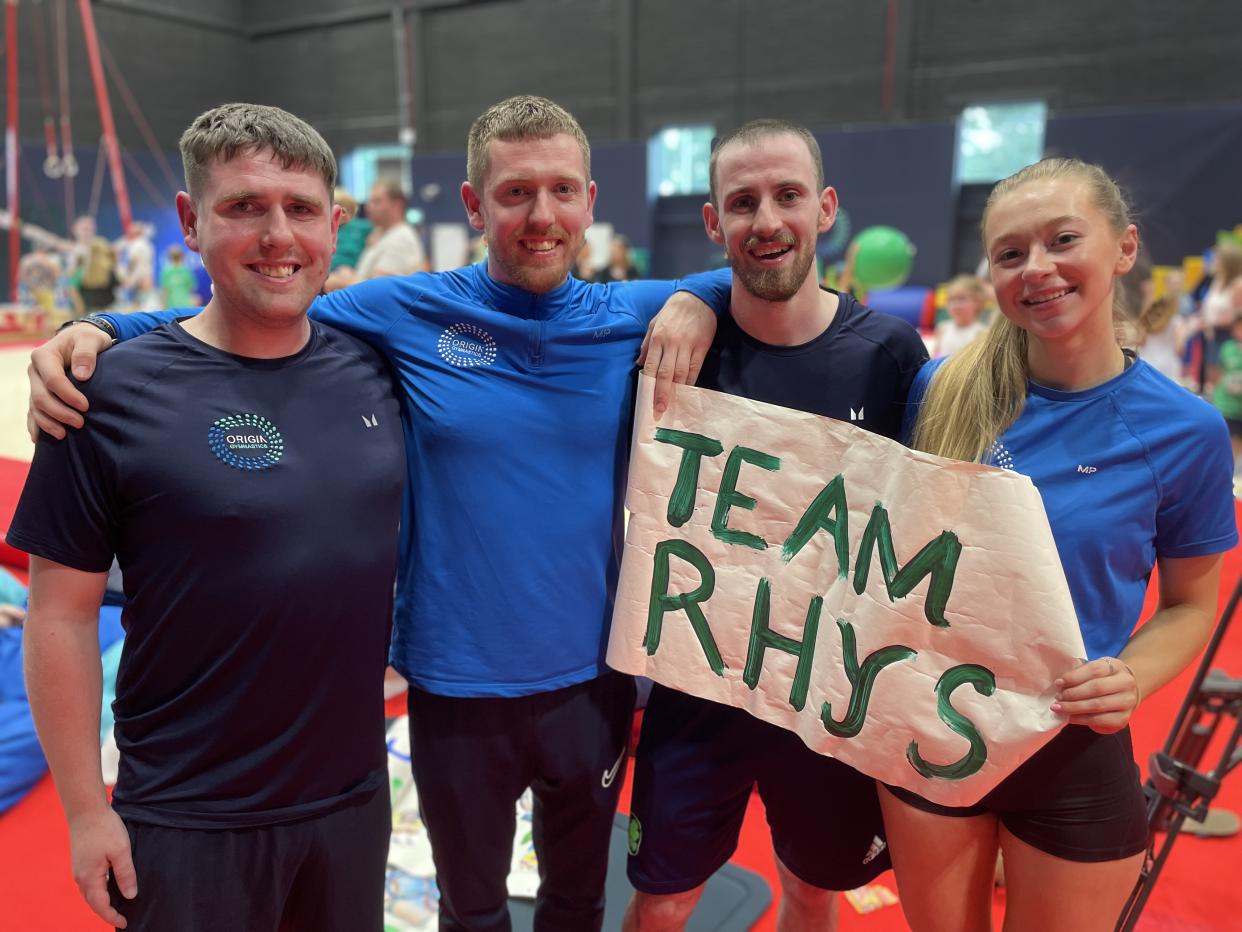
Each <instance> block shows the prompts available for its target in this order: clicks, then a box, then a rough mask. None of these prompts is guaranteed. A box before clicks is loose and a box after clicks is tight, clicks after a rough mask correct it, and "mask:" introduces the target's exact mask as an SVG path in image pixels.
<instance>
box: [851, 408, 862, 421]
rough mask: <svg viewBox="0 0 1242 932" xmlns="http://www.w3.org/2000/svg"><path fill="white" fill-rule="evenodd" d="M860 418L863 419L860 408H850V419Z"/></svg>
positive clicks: (858, 419) (857, 419)
mask: <svg viewBox="0 0 1242 932" xmlns="http://www.w3.org/2000/svg"><path fill="white" fill-rule="evenodd" d="M862 419H863V409H862V408H859V409H858V410H857V411H855V410H854V409H853V408H850V420H851V421H861V420H862Z"/></svg>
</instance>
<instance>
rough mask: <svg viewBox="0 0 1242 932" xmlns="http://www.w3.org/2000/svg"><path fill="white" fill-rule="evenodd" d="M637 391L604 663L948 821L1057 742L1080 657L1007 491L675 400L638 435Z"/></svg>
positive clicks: (1049, 572) (1035, 530)
mask: <svg viewBox="0 0 1242 932" xmlns="http://www.w3.org/2000/svg"><path fill="white" fill-rule="evenodd" d="M651 390H652V389H651V382H650V380H649V379H645V378H644V379H642V380H641V383H640V387H639V400H638V406H637V408H636V410H637V412H638V422H637V424H636V426H635V434H634V444H633V451H632V456H631V463H630V487H629V492H628V496H627V505H628V507H629V509H630V511H631V520H630V525H629V531H628V535H627V541H626V551H625V559H624V562H623V564H622V570H621V580H620V583H619V586H618V595H617V607H616V613H615V615H614V620H613V631H612V638H611V641H610V644H609V651H608V661H609V663H610V664H611V665H612V666H614V667H615V668H617V669H619V670H623V671H626V672H630V673H638V674H645V675H647V676H650V677H652V678H653V679H655V680H657V681H659V682H661V683H664V684H665V685H668V686H671V687H673V688H676V689H681V690H683V691H685V692H690V693H694V694H696V695H700V696H703V697H705V698H708V699H712V700H715V701H717V702H724V703H727V704H730V705H735V706H738V707H740V708H744V709H747V710H748V711H750V712H751V713H752V714H754V715H757V716H758V717H760V718H763V719H765V720H767V721H770V722H774V723H775V724H778V725H781V726H783V727H786V728H789V729H791V730H793V731H796V732H797V733H798V734H799V736H800V737H801V738H802V740H803V741H805V742H806V743H807V745H808V746H810V747H811V748H812V749H814V750H816V751H819V752H821V753H828V754H831V755H833V756H835V757H838V758H840V759H841V760H844V761H846V762H848V763H850V764H851V765H853V766H854V767H857V768H858V769H859V770H862V771H864V772H866V773H869V774H871V775H873V776H876V777H878V778H879V779H882V780H884V781H886V782H888V783H892V784H896V785H901V786H905V787H908V788H909V789H912V790H914V791H915V792H917V793H921V794H922V795H924V796H926V797H928V798H929V799H933V800H935V801H937V802H941V803H945V804H948V805H966V804H969V803H971V802H974V801H975V800H977V799H978V798H979V797H981V796H982V795H983V794H984V793H986V792H987V791H988V789H990V788H991V787H992V786H995V785H996V783H998V782H999V781H1000V780H1001V779H1002V778H1003V777H1004V776H1005V775H1006V774H1007V773H1009V772H1010V771H1011V770H1013V769H1014V768H1015V767H1016V766H1017V765H1018V764H1019V763H1021V761H1023V760H1025V759H1026V758H1027V757H1029V756H1030V755H1031V754H1032V753H1034V751H1035V750H1037V749H1038V748H1039V747H1040V746H1041V745H1042V744H1043V743H1044V742H1046V741H1047V740H1048V738H1050V737H1051V736H1052V735H1053V734H1055V733H1056V731H1057V730H1058V729H1059V728H1060V727H1061V725H1062V724H1063V723H1064V718H1063V717H1060V716H1058V715H1057V714H1056V713H1054V712H1053V711H1052V710H1051V708H1050V706H1051V703H1052V701H1053V698H1054V694H1055V693H1056V688H1055V687H1054V685H1053V681H1054V680H1056V679H1057V678H1058V677H1059V676H1061V675H1062V674H1064V673H1065V672H1066V671H1068V670H1070V669H1071V668H1073V667H1074V666H1075V665H1076V662H1077V661H1076V660H1075V658H1077V657H1081V656H1082V655H1083V646H1082V639H1081V635H1080V634H1079V631H1078V625H1077V622H1076V620H1075V615H1074V609H1073V604H1072V602H1071V600H1070V596H1069V591H1068V588H1067V587H1066V584H1065V579H1064V574H1063V573H1062V570H1061V565H1060V561H1059V560H1058V558H1057V553H1056V548H1055V545H1054V543H1053V540H1052V535H1051V532H1050V531H1049V529H1048V525H1047V519H1046V518H1045V516H1044V513H1043V506H1042V503H1041V502H1040V499H1039V495H1038V493H1037V492H1036V491H1035V489H1034V487H1033V486H1032V485H1031V483H1030V481H1029V480H1028V479H1026V478H1025V477H1023V476H1020V475H1017V474H1015V473H1009V472H1004V471H1002V470H997V469H990V468H987V467H982V466H975V465H971V464H965V463H956V462H951V461H948V460H942V459H940V458H937V457H933V456H928V455H926V454H922V453H915V452H913V451H910V450H907V449H906V448H904V447H902V446H901V445H900V444H897V443H894V442H893V441H890V440H886V439H884V438H882V437H878V436H876V435H874V434H870V433H867V432H866V431H863V430H860V429H858V428H856V427H852V426H850V425H849V424H845V423H842V422H838V421H833V420H831V419H828V418H823V417H819V416H817V415H813V414H806V413H803V412H797V411H790V410H787V409H783V408H778V407H775V406H773V405H766V404H763V403H761V402H755V401H750V400H747V399H744V398H739V397H736V396H731V395H722V394H718V393H716V392H709V391H705V390H701V389H694V388H688V387H686V386H677V388H676V391H675V393H674V396H673V404H672V406H671V407H670V409H669V411H668V412H667V413H666V414H665V416H664V417H663V418H662V420H661V422H660V424H659V425H658V426H657V425H656V424H655V422H654V420H653V418H652V416H651V414H650V409H651V401H650V398H651Z"/></svg>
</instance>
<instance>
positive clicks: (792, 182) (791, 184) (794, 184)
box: [725, 178, 811, 197]
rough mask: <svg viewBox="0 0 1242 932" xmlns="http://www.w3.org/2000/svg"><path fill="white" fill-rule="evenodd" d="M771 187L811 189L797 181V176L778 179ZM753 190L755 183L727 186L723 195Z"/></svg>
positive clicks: (745, 192)
mask: <svg viewBox="0 0 1242 932" xmlns="http://www.w3.org/2000/svg"><path fill="white" fill-rule="evenodd" d="M773 187H776V188H797V189H798V190H800V191H809V190H811V189H810V187H809V186H808V185H807V183H806V182H805V181H799V180H798V179H797V178H789V179H786V180H784V181H778V182H776V184H775V185H773ZM754 190H755V185H751V184H744V185H738V186H737V187H736V188H727V189H726V190H725V197H732V196H733V195H735V194H749V193H750V192H751V191H754Z"/></svg>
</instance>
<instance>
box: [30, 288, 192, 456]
mask: <svg viewBox="0 0 1242 932" xmlns="http://www.w3.org/2000/svg"><path fill="white" fill-rule="evenodd" d="M179 314H180V312H179V311H154V312H140V313H135V314H116V315H113V314H99V315H96V319H98V320H100V321H102V322H103V323H104V326H102V327H100V326H98V325H95V324H91V323H79V324H76V325H74V326H72V327H66V328H65V329H64V330H61V331H60V332H59V333H57V334H56V335H55V336H53V337H52V339H50V340H48V341H47V342H46V343H44V344H43V345H41V346H37V347H35V348H34V349H33V350H32V351H31V353H30V367H29V368H28V369H27V370H26V371H27V375H28V377H29V379H30V408H29V410H28V412H27V415H26V429H27V431H28V432H29V433H30V439H31V440H35V439H37V438H38V436H39V432H40V431H42V432H43V433H46V434H48V435H50V436H52V437H55V438H57V439H60V438H62V437H64V436H65V428H66V427H81V426H82V424H83V419H82V413H81V412H84V411H86V410H87V408H88V407H90V405H89V404H88V402H87V399H86V396H85V395H83V394H82V392H81V391H79V390H78V388H77V386H75V385H74V384H73V383H72V382H71V381H70V380H69V378H68V376H67V375H66V374H65V373H66V372H67V371H69V370H70V369H72V371H73V375H74V377H75V378H77V379H79V380H81V381H83V382H84V381H86V380H87V379H89V378H90V377H91V376H92V375H94V373H95V361H96V360H97V359H98V357H99V354H100V353H102V352H103V351H104V350H106V349H108V347H110V346H111V345H112V337H114V336H115V338H116V339H117V340H118V341H121V340H128V339H131V338H133V337H137V336H142V334H144V333H147V332H148V331H150V330H154V329H155V328H156V327H158V326H160V325H161V324H166V323H168V322H169V321H171V320H175V319H176V318H177V317H178V316H179Z"/></svg>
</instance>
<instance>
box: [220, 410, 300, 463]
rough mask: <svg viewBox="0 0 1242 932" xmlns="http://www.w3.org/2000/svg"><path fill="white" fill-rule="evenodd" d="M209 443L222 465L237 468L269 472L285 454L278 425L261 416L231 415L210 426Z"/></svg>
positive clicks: (282, 438)
mask: <svg viewBox="0 0 1242 932" xmlns="http://www.w3.org/2000/svg"><path fill="white" fill-rule="evenodd" d="M207 444H208V446H210V447H211V452H212V453H214V454H215V455H216V459H218V460H219V461H220V462H222V463H224V464H226V465H228V466H232V467H234V468H235V469H270V468H271V467H272V466H275V465H276V463H277V462H278V461H279V460H280V455H281V454H282V453H284V452H285V438H284V437H282V436H280V431H278V430H277V429H276V425H275V424H273V423H272V422H271V421H269V420H268V419H267V418H265V417H262V416H261V415H258V414H230V415H229V416H228V417H222V418H220V420H218V421H216V422H215V423H214V424H212V425H211V429H210V430H208V431H207Z"/></svg>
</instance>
